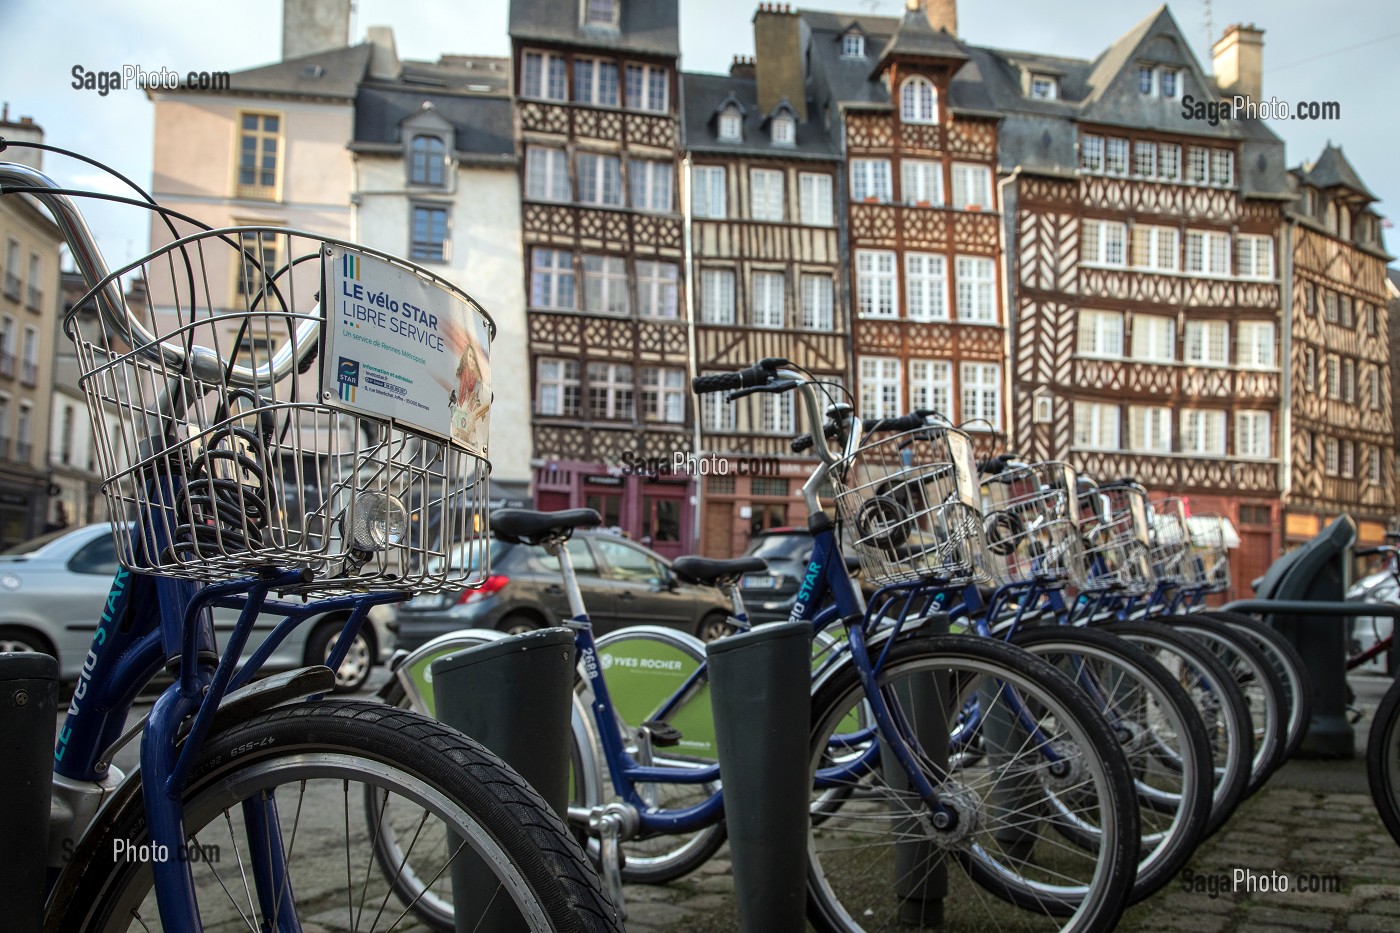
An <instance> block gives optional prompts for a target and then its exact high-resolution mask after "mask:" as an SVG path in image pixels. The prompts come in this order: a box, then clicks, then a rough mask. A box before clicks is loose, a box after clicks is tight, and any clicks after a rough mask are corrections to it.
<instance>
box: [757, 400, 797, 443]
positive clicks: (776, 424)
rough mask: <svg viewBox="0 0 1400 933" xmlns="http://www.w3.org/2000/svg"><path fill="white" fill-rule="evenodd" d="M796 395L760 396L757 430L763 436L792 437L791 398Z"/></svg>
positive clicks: (793, 428) (793, 429)
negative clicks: (779, 435) (782, 435)
mask: <svg viewBox="0 0 1400 933" xmlns="http://www.w3.org/2000/svg"><path fill="white" fill-rule="evenodd" d="M795 394H796V393H793V392H784V393H782V394H781V395H761V396H759V402H758V429H759V430H760V431H762V432H763V433H764V434H786V435H788V436H789V437H791V436H792V434H793V432H794V431H795V430H796V428H795V427H794V420H793V417H792V410H793V409H792V397H793V395H795Z"/></svg>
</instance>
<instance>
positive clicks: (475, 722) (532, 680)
mask: <svg viewBox="0 0 1400 933" xmlns="http://www.w3.org/2000/svg"><path fill="white" fill-rule="evenodd" d="M432 674H433V695H434V698H435V701H436V703H437V718H438V719H439V720H440V721H442V722H444V723H446V724H447V725H449V726H452V727H453V728H454V729H458V730H460V731H462V732H464V733H466V734H467V735H469V736H471V737H472V738H474V739H476V740H477V741H478V742H480V743H481V744H482V745H484V746H486V747H487V748H489V749H490V750H491V751H493V752H495V753H496V754H497V755H499V756H500V757H501V758H502V759H504V760H505V762H506V763H507V764H509V765H510V766H511V767H512V768H514V769H515V770H516V771H517V772H519V774H520V776H521V777H523V778H524V779H525V780H526V781H528V782H529V783H530V784H531V785H532V786H533V787H534V788H535V790H537V791H539V794H540V796H541V797H543V798H544V800H545V802H546V803H548V804H549V805H550V806H551V807H553V808H554V811H555V812H556V813H558V814H559V815H560V818H561V819H563V818H564V817H565V814H566V811H567V809H568V805H569V749H570V747H571V744H572V735H573V733H572V730H571V728H570V719H571V716H572V711H573V691H574V633H573V632H572V631H571V630H569V629H567V628H547V629H541V630H540V631H537V632H526V633H525V634H523V635H515V636H512V637H510V638H503V639H501V640H500V641H494V642H491V643H489V644H485V645H481V646H480V647H477V648H469V649H467V650H466V651H462V652H459V653H458V654H454V655H449V656H448V657H445V658H442V659H441V660H438V661H435V662H434V663H433V666H432ZM448 844H449V851H452V850H455V849H456V847H457V845H458V840H457V839H456V837H450V838H449V843H448ZM463 855H464V856H469V857H463V856H458V858H456V859H455V860H454V861H453V863H452V901H453V904H454V905H455V916H456V925H457V929H458V930H459V931H465V930H480V931H483V933H505V931H524V930H527V929H528V927H527V926H526V924H525V921H524V918H523V917H521V916H520V914H519V912H518V911H517V910H516V909H515V906H514V905H513V904H511V903H510V901H509V899H508V898H504V897H503V896H501V895H500V894H499V892H498V891H497V890H496V887H497V881H496V878H495V877H494V876H493V875H492V874H491V873H490V872H489V871H487V870H486V869H485V868H484V867H483V866H482V865H481V864H480V862H479V860H478V859H477V858H476V857H475V856H474V855H472V854H471V853H470V852H467V853H463ZM502 901H504V903H502ZM464 905H467V906H468V908H469V909H464Z"/></svg>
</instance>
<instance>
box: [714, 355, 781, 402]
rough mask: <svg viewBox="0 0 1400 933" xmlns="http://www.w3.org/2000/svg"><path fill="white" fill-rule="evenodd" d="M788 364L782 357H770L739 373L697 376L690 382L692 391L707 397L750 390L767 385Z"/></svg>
mask: <svg viewBox="0 0 1400 933" xmlns="http://www.w3.org/2000/svg"><path fill="white" fill-rule="evenodd" d="M787 362H788V361H787V360H785V359H781V358H780V357H776V356H770V357H766V358H764V359H761V360H759V361H758V362H757V363H755V364H754V365H752V366H750V367H749V368H748V369H741V370H739V371H738V372H737V373H716V374H715V375H713V376H696V377H695V378H694V379H692V380H690V390H691V391H692V392H694V393H695V394H696V395H705V394H706V393H709V392H725V391H729V390H731V389H748V388H752V387H754V386H761V385H766V384H767V383H768V381H769V380H770V379H772V378H773V375H774V374H775V373H776V372H777V370H778V367H780V366H786V365H787Z"/></svg>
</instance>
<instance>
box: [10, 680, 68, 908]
mask: <svg viewBox="0 0 1400 933" xmlns="http://www.w3.org/2000/svg"><path fill="white" fill-rule="evenodd" d="M57 706H58V661H57V660H55V659H54V658H52V657H50V656H49V655H47V654H37V653H33V652H16V653H5V654H0V757H3V760H4V762H5V766H4V767H3V768H0V800H3V801H4V806H3V807H0V903H3V904H4V905H5V906H4V910H5V922H4V928H5V929H6V930H8V931H11V933H38V931H39V930H40V929H41V928H42V927H43V925H44V892H45V890H46V876H47V871H48V870H47V867H46V866H47V864H48V846H49V805H50V802H51V800H52V788H53V747H54V744H53V743H54V737H53V736H54V731H53V729H54V715H55V711H56V708H57Z"/></svg>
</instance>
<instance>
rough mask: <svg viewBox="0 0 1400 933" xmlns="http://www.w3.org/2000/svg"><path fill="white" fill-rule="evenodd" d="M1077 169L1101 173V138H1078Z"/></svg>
mask: <svg viewBox="0 0 1400 933" xmlns="http://www.w3.org/2000/svg"><path fill="white" fill-rule="evenodd" d="M1079 167H1080V168H1082V169H1084V170H1085V171H1086V172H1102V171H1103V137H1102V136H1088V135H1085V136H1081V137H1079Z"/></svg>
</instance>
